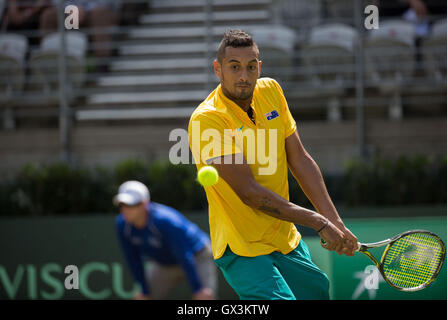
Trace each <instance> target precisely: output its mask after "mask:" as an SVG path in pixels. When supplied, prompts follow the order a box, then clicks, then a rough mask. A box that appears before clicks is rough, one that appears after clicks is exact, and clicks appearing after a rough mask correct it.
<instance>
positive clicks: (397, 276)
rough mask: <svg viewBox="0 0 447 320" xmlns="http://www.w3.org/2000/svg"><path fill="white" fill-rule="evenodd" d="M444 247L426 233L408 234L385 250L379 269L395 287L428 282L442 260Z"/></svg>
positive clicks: (408, 287)
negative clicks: (381, 268)
mask: <svg viewBox="0 0 447 320" xmlns="http://www.w3.org/2000/svg"><path fill="white" fill-rule="evenodd" d="M444 250H445V249H444V247H443V246H442V244H441V242H440V241H439V239H438V238H437V237H435V236H433V235H431V234H427V233H412V234H409V235H407V236H404V237H402V238H400V239H399V240H397V241H396V242H394V243H393V244H392V245H391V246H390V247H389V249H388V250H387V251H386V254H385V256H384V260H383V271H384V273H385V275H386V277H387V279H388V280H389V281H390V282H391V283H392V284H393V285H395V286H396V287H399V288H406V289H411V288H416V287H419V286H422V285H424V284H427V283H429V282H430V281H431V280H432V278H433V277H434V276H435V274H436V272H437V270H438V267H439V265H440V264H441V263H442V261H443V259H442V257H443V254H444Z"/></svg>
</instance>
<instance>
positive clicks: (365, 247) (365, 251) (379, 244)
mask: <svg viewBox="0 0 447 320" xmlns="http://www.w3.org/2000/svg"><path fill="white" fill-rule="evenodd" d="M412 233H426V234H429V235H431V236H434V237H435V238H437V239H438V240H439V243H440V244H441V247H442V252H441V263H440V264H439V265H438V268H437V269H436V271H435V273H434V274H433V276H432V277H431V279H430V280H429V281H427V282H426V283H423V284H421V285H419V286H417V287H414V288H401V287H398V286H395V285H394V284H393V283H391V281H390V280H388V278H387V276H386V275H385V272H384V270H383V261H384V260H385V257H386V254H387V252H388V250H389V249H390V248H391V246H392V245H393V244H394V242H396V241H397V240H399V239H401V238H403V237H405V236H407V235H409V234H412ZM358 244H359V245H358V249H357V251H358V252H361V253H363V254H364V255H366V256H367V257H368V258H369V259H371V261H372V262H374V264H375V265H376V266H377V268H378V269H379V271H380V273H381V274H382V276H383V278H384V279H385V281H386V282H387V283H388V284H389V285H390V286H392V287H393V288H395V289H397V290H399V291H405V292H414V291H419V290H422V289H425V288H426V287H428V286H429V285H430V284H432V283H433V281H435V279H436V277H437V276H438V275H439V272H440V271H441V269H442V266H443V264H444V259H445V245H444V241H442V239H441V238H440V237H439V236H438V235H437V234H435V233H433V232H430V231H427V230H422V229H415V230H409V231H405V232H402V233H400V234H398V235H396V236H394V237H392V238H389V239H386V240H383V241H378V242H372V243H360V242H359V243H358ZM384 245H387V247H386V248H385V250H384V251H383V254H382V258H381V259H380V262H379V261H378V260H377V259H376V258H375V257H374V256H373V255H372V254H371V253H370V252H369V251H368V249H372V248H378V247H382V246H384Z"/></svg>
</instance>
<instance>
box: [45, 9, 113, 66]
mask: <svg viewBox="0 0 447 320" xmlns="http://www.w3.org/2000/svg"><path fill="white" fill-rule="evenodd" d="M57 1H58V0H52V2H53V6H51V7H49V8H47V9H45V10H44V11H43V13H42V15H41V17H40V30H41V31H42V34H43V35H46V34H48V33H51V32H54V31H56V30H57V25H58V22H57V21H58V19H57V7H56V5H57ZM65 5H66V6H67V5H75V6H77V7H78V9H79V27H80V29H81V31H82V27H87V28H90V29H91V33H90V35H91V40H92V42H93V46H92V48H93V52H94V55H95V56H96V57H97V58H107V57H109V56H111V55H112V52H113V47H112V46H111V40H112V33H111V30H110V29H109V28H110V27H113V26H116V25H117V24H118V22H119V14H118V9H119V7H120V1H116V0H69V1H65ZM96 71H97V72H106V71H107V64H106V63H104V61H102V62H100V63H98V64H97V67H96Z"/></svg>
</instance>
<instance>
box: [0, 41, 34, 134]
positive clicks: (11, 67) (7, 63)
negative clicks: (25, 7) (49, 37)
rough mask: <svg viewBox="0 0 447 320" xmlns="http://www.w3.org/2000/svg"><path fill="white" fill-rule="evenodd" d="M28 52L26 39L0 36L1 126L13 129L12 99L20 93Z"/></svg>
mask: <svg viewBox="0 0 447 320" xmlns="http://www.w3.org/2000/svg"><path fill="white" fill-rule="evenodd" d="M27 51H28V39H27V38H26V37H25V36H23V35H19V34H12V33H4V34H1V35H0V105H3V106H4V107H5V108H4V109H3V110H2V112H3V114H4V117H3V120H4V121H3V126H4V127H5V128H9V129H12V128H14V120H13V117H12V109H11V108H12V107H13V103H14V97H15V96H16V95H17V94H19V93H20V92H21V90H22V89H23V85H24V82H25V80H24V78H25V56H26V53H27Z"/></svg>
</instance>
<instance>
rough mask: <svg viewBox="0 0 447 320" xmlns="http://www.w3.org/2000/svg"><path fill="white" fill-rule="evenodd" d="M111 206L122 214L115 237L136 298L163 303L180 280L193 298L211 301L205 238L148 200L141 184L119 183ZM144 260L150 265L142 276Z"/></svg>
mask: <svg viewBox="0 0 447 320" xmlns="http://www.w3.org/2000/svg"><path fill="white" fill-rule="evenodd" d="M113 202H114V204H115V205H117V206H119V208H120V211H121V213H120V214H119V215H118V216H117V219H116V228H117V233H118V238H119V241H120V243H121V247H122V249H123V251H124V255H125V257H126V260H127V263H128V265H129V267H130V270H131V272H132V275H133V277H134V278H135V280H136V281H137V282H138V283H139V284H140V286H141V292H139V293H138V294H136V296H135V299H137V300H144V299H166V298H167V297H168V295H169V293H170V292H171V290H172V289H174V287H176V286H177V285H178V284H180V283H181V282H182V281H183V280H185V278H186V279H187V280H188V282H189V285H190V287H191V291H192V298H193V299H195V300H211V299H215V297H216V288H217V278H216V277H217V274H216V266H215V264H214V261H213V257H212V252H211V246H210V239H209V237H208V235H207V234H205V233H204V232H203V231H202V230H200V229H199V228H198V227H197V225H195V224H193V223H192V222H190V221H189V220H187V219H186V218H185V217H184V216H183V215H182V214H181V213H180V212H178V211H176V210H174V209H173V208H170V207H168V206H165V205H162V204H159V203H156V202H153V201H150V193H149V190H148V188H147V187H146V186H145V185H144V184H142V183H141V182H138V181H127V182H125V183H123V184H122V185H121V186H120V187H119V191H118V194H117V195H116V196H115V197H114V199H113ZM145 257H148V258H150V259H151V261H152V265H151V268H149V269H148V271H147V272H146V271H145V268H144V260H145V259H144V258H145Z"/></svg>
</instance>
